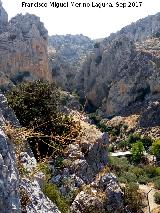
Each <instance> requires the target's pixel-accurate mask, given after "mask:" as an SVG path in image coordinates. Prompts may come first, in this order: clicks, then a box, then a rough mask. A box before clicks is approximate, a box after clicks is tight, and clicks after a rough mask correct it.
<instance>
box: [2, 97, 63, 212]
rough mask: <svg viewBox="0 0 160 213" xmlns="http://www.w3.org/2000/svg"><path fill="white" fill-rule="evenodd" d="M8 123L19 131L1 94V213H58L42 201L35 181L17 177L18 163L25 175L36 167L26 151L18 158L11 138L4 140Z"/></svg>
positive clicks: (42, 195) (6, 137)
mask: <svg viewBox="0 0 160 213" xmlns="http://www.w3.org/2000/svg"><path fill="white" fill-rule="evenodd" d="M9 123H10V124H11V125H13V126H14V128H19V127H20V125H19V121H18V120H17V118H16V117H15V114H14V113H13V111H12V110H11V108H10V107H8V105H7V101H6V98H5V97H4V96H3V95H2V94H0V212H2V213H11V212H13V213H20V212H26V213H27V212H28V213H29V212H36V213H40V212H44V213H45V212H46V213H48V212H52V213H60V212H59V210H58V208H57V207H56V206H55V205H54V204H53V203H52V202H51V201H50V200H49V199H48V198H46V197H45V195H44V194H43V192H42V190H41V188H40V185H39V182H38V181H37V179H36V178H33V179H32V181H31V179H29V178H28V176H25V175H23V178H22V176H21V175H20V174H19V173H20V171H19V167H18V162H17V159H19V160H20V164H21V166H24V168H25V169H26V171H27V172H29V170H30V169H32V168H33V167H35V166H36V159H35V158H34V157H33V156H31V155H29V154H28V153H27V150H26V152H22V153H20V156H19V157H20V158H19V157H18V158H17V151H16V149H17V144H14V143H13V140H12V139H13V137H8V136H7V133H8V131H7V130H6V129H5V128H4V127H5V126H6V125H7V124H9ZM8 135H9V134H8ZM10 136H11V135H10ZM12 136H13V135H12ZM26 174H27V173H26ZM28 174H29V173H28Z"/></svg>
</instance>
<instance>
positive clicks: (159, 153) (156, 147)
mask: <svg viewBox="0 0 160 213" xmlns="http://www.w3.org/2000/svg"><path fill="white" fill-rule="evenodd" d="M152 153H153V154H154V155H155V156H156V158H158V159H160V140H157V141H155V142H153V144H152Z"/></svg>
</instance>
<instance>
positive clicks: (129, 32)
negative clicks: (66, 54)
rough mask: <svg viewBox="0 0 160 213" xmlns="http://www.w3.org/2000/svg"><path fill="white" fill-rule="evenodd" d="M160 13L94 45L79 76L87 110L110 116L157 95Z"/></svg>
mask: <svg viewBox="0 0 160 213" xmlns="http://www.w3.org/2000/svg"><path fill="white" fill-rule="evenodd" d="M159 20H160V13H158V14H157V15H155V16H149V17H147V18H145V19H142V20H140V21H138V22H136V23H133V24H131V25H130V26H127V27H125V28H123V29H122V30H121V31H120V32H118V33H116V34H112V35H111V36H110V37H108V38H106V39H104V40H103V41H102V42H100V43H97V44H96V45H95V48H94V51H93V53H91V54H90V56H89V57H88V59H87V60H86V62H85V63H84V65H83V68H82V72H81V73H80V75H79V78H78V79H79V82H78V87H77V88H78V91H79V94H80V95H82V96H84V97H86V100H87V103H86V109H87V110H89V111H91V110H92V111H95V110H97V109H100V110H101V111H102V112H103V114H105V115H107V116H113V115H115V114H117V113H119V112H121V111H122V110H123V111H124V110H125V109H126V108H128V107H130V108H131V107H132V108H134V105H135V104H137V103H140V104H142V105H143V103H146V102H149V101H153V100H158V99H159V98H160V66H159V65H160V37H159V31H160V22H159Z"/></svg>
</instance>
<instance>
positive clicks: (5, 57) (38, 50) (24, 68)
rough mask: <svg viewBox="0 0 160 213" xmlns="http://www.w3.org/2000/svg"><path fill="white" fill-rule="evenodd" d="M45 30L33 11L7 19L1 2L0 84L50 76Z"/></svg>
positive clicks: (48, 77) (49, 77)
mask: <svg viewBox="0 0 160 213" xmlns="http://www.w3.org/2000/svg"><path fill="white" fill-rule="evenodd" d="M47 37H48V33H47V30H46V29H45V27H44V25H43V23H42V22H40V18H38V17H36V16H35V15H30V14H26V15H21V14H19V15H17V16H16V17H14V18H12V19H11V20H10V21H9V22H8V16H7V13H6V12H5V10H4V9H3V7H2V3H1V2H0V73H1V74H0V75H1V78H0V80H1V84H2V83H7V82H8V81H9V80H11V81H12V82H13V83H15V82H18V81H22V80H23V78H31V79H36V78H38V79H51V75H50V73H49V70H48V54H47Z"/></svg>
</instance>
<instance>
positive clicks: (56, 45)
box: [48, 35, 94, 91]
mask: <svg viewBox="0 0 160 213" xmlns="http://www.w3.org/2000/svg"><path fill="white" fill-rule="evenodd" d="M93 44H94V42H93V41H92V40H91V39H89V38H88V37H86V36H83V35H55V36H50V37H49V48H48V53H49V65H50V69H51V70H52V76H53V78H54V80H55V81H56V82H57V83H58V85H60V86H61V87H62V88H63V89H65V90H68V91H74V90H75V89H76V81H77V79H76V77H77V74H78V72H79V70H80V68H81V66H82V64H83V62H84V60H85V58H86V55H87V54H89V52H90V51H91V50H92V49H93Z"/></svg>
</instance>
